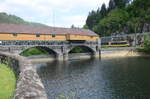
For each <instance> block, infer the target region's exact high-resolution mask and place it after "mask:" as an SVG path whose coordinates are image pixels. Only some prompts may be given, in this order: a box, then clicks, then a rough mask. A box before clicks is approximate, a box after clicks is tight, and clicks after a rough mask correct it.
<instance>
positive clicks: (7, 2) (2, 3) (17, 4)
mask: <svg viewBox="0 0 150 99" xmlns="http://www.w3.org/2000/svg"><path fill="white" fill-rule="evenodd" d="M108 2H109V0H0V12H6V13H8V14H14V15H16V16H19V17H21V18H23V19H24V20H27V21H33V22H39V23H43V24H47V25H49V26H57V27H70V26H71V25H72V24H74V25H75V26H77V27H82V26H83V25H84V24H85V21H86V18H87V16H88V13H89V11H91V10H96V9H97V8H98V7H101V5H102V3H105V4H106V5H107V4H108Z"/></svg>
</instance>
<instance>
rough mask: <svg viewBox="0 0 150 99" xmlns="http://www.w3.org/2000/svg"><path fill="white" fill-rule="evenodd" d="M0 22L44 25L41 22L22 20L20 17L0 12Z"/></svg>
mask: <svg viewBox="0 0 150 99" xmlns="http://www.w3.org/2000/svg"><path fill="white" fill-rule="evenodd" d="M2 23H8V24H25V25H30V26H46V25H44V24H41V23H35V22H28V21H25V20H23V19H22V18H20V17H17V16H15V15H8V14H7V13H0V24H2Z"/></svg>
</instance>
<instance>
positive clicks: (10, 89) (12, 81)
mask: <svg viewBox="0 0 150 99" xmlns="http://www.w3.org/2000/svg"><path fill="white" fill-rule="evenodd" d="M15 87H16V77H15V74H14V72H13V71H12V70H11V69H10V68H9V67H8V66H6V65H4V64H0V99H12V98H13V95H14V91H15Z"/></svg>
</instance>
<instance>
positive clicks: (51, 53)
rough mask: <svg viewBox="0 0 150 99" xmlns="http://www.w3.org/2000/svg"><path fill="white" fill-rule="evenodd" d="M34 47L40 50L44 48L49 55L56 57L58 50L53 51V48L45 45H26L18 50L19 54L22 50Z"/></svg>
mask: <svg viewBox="0 0 150 99" xmlns="http://www.w3.org/2000/svg"><path fill="white" fill-rule="evenodd" d="M36 47H40V48H41V49H42V50H45V51H47V52H48V53H49V55H53V56H54V57H57V55H58V52H57V51H55V50H54V49H52V48H50V47H47V46H28V47H23V48H22V50H21V51H20V52H19V54H21V53H22V52H24V51H26V50H28V49H31V48H36Z"/></svg>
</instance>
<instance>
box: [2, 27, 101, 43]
mask: <svg viewBox="0 0 150 99" xmlns="http://www.w3.org/2000/svg"><path fill="white" fill-rule="evenodd" d="M0 40H53V41H55V40H59V41H64V40H69V41H94V42H95V41H98V40H99V36H98V35H97V34H96V33H94V32H92V31H90V30H86V29H71V28H59V27H49V26H27V25H19V24H0Z"/></svg>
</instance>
